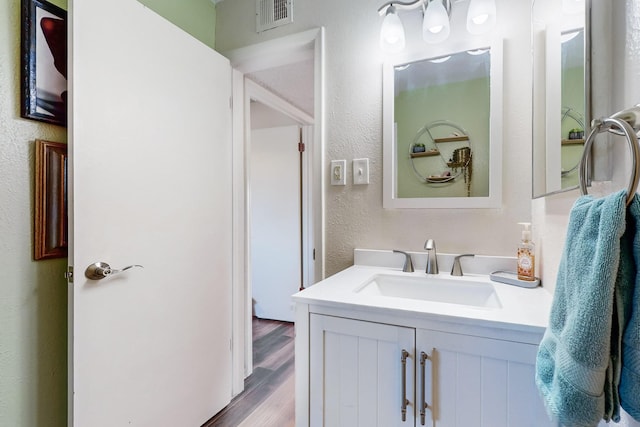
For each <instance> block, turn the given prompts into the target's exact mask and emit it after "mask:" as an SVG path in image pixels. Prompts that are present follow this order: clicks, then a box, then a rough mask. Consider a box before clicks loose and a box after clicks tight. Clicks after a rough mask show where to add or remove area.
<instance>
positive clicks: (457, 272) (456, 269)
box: [451, 254, 475, 276]
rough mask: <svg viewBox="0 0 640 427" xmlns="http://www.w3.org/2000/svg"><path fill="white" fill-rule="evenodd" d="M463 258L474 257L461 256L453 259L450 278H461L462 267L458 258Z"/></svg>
mask: <svg viewBox="0 0 640 427" xmlns="http://www.w3.org/2000/svg"><path fill="white" fill-rule="evenodd" d="M463 256H475V255H474V254H462V255H458V256H457V257H455V258H454V259H453V267H451V275H452V276H463V275H464V274H463V273H462V266H461V265H460V258H462V257H463Z"/></svg>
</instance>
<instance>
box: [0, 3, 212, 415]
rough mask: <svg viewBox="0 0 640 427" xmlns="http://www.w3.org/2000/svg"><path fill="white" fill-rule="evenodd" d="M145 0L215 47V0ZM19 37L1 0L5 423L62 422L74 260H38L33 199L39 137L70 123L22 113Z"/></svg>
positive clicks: (15, 10) (1, 387) (0, 319)
mask: <svg viewBox="0 0 640 427" xmlns="http://www.w3.org/2000/svg"><path fill="white" fill-rule="evenodd" d="M77 1H82V0H77ZM51 2H52V3H54V4H56V5H57V6H60V7H62V8H64V9H66V8H67V0H51ZM143 3H145V4H147V5H148V7H150V8H152V9H154V10H157V11H158V13H160V14H161V15H163V16H165V17H166V18H167V19H168V20H170V21H172V22H174V23H175V24H176V25H178V26H179V27H181V28H183V29H185V30H186V31H187V32H189V33H190V34H192V35H193V36H195V37H196V38H198V39H200V40H201V41H203V42H204V43H205V44H207V45H209V46H212V47H213V44H214V35H215V31H214V30H215V24H214V23H215V6H214V4H213V3H212V2H211V1H210V0H182V1H167V0H145V1H144V2H143ZM178 5H179V6H178ZM20 37H21V26H20V1H19V0H0V58H2V60H0V426H2V427H5V426H6V427H63V426H66V425H67V345H68V343H67V282H66V279H64V276H63V275H64V271H65V269H66V265H67V260H66V259H54V260H45V261H34V260H33V199H34V180H35V171H34V140H35V139H45V140H49V141H58V142H66V140H67V131H66V129H65V128H62V127H59V126H52V125H47V124H43V123H40V122H37V121H34V120H26V119H22V118H20V104H19V100H20Z"/></svg>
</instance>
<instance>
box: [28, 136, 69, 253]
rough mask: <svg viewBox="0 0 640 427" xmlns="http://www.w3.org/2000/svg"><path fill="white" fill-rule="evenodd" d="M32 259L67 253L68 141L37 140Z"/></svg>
mask: <svg viewBox="0 0 640 427" xmlns="http://www.w3.org/2000/svg"><path fill="white" fill-rule="evenodd" d="M35 151H36V191H35V193H36V194H35V226H34V230H35V238H34V258H35V259H36V260H40V259H48V258H62V257H66V256H67V235H68V233H67V144H62V143H60V142H51V141H44V140H40V139H37V140H36V150H35Z"/></svg>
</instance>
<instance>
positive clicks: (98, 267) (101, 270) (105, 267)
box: [84, 262, 144, 280]
mask: <svg viewBox="0 0 640 427" xmlns="http://www.w3.org/2000/svg"><path fill="white" fill-rule="evenodd" d="M133 267H140V268H144V267H143V266H141V265H138V264H133V265H128V266H126V267H124V268H121V269H120V270H116V269H114V268H111V266H110V265H109V264H107V263H106V262H95V263H93V264H91V265H90V266H89V267H87V269H86V270H85V271H84V276H85V277H86V278H87V279H90V280H100V279H104V278H105V277H109V276H113V275H114V274H119V273H122V272H123V271H126V270H129V269H130V268H133Z"/></svg>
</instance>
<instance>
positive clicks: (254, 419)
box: [202, 317, 295, 427]
mask: <svg viewBox="0 0 640 427" xmlns="http://www.w3.org/2000/svg"><path fill="white" fill-rule="evenodd" d="M293 337H294V331H293V323H287V322H279V321H275V320H264V319H258V318H255V317H254V319H253V374H251V375H250V376H249V377H248V378H247V379H245V382H244V392H242V393H241V394H240V395H238V396H236V397H235V398H234V399H233V400H232V401H231V403H230V404H229V405H228V406H227V407H226V408H224V409H223V410H222V411H220V412H219V413H218V414H216V416H214V417H213V418H211V419H210V420H209V421H207V422H206V423H205V424H204V425H203V426H202V427H293V426H294V395H295V387H294V375H293V354H294V343H293Z"/></svg>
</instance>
